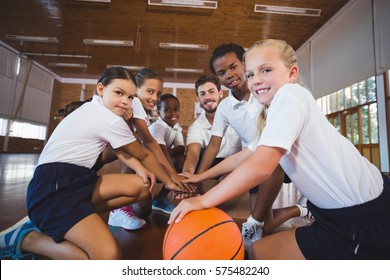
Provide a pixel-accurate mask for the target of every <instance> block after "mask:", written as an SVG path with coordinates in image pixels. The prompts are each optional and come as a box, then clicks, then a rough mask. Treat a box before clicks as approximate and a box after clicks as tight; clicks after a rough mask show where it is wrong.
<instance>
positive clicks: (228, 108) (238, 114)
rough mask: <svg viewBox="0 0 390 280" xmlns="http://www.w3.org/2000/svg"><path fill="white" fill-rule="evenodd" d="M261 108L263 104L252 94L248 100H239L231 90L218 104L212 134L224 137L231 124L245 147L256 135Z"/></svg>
mask: <svg viewBox="0 0 390 280" xmlns="http://www.w3.org/2000/svg"><path fill="white" fill-rule="evenodd" d="M261 110H262V106H261V105H260V103H259V102H258V101H257V99H255V98H254V97H253V96H252V95H250V97H249V99H248V101H246V100H241V101H239V100H237V99H236V98H235V97H234V96H233V94H232V92H231V91H230V92H229V96H228V97H227V98H225V99H223V100H222V101H221V103H220V104H219V105H218V108H217V111H216V113H215V118H214V123H213V128H212V130H211V135H215V136H219V137H223V136H224V135H225V133H226V130H227V128H228V127H229V125H230V126H231V127H232V128H233V129H234V130H235V131H236V132H237V134H238V135H239V136H240V139H241V145H242V147H243V148H244V147H246V146H248V145H249V144H250V143H251V142H252V141H253V140H254V139H255V137H256V131H257V118H258V116H259V113H260V112H261Z"/></svg>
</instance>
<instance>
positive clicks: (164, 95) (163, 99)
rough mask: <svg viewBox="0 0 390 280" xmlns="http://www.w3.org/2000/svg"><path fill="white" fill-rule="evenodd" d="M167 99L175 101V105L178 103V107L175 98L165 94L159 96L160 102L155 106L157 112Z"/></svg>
mask: <svg viewBox="0 0 390 280" xmlns="http://www.w3.org/2000/svg"><path fill="white" fill-rule="evenodd" d="M168 99H176V101H177V103H179V107H180V102H179V99H177V97H176V96H174V95H173V94H170V93H166V94H163V95H161V98H160V102H158V104H157V110H161V104H162V103H163V102H165V101H166V100H168Z"/></svg>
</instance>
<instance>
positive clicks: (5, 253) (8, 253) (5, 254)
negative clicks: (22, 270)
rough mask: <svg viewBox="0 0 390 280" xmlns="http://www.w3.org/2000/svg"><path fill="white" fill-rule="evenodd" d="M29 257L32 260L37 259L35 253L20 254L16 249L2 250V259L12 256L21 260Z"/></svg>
mask: <svg viewBox="0 0 390 280" xmlns="http://www.w3.org/2000/svg"><path fill="white" fill-rule="evenodd" d="M27 257H29V259H30V260H35V255H34V254H33V253H26V254H22V255H18V254H16V253H15V252H14V250H2V252H1V258H0V259H2V260H5V259H8V258H11V259H13V260H21V259H26V258H27Z"/></svg>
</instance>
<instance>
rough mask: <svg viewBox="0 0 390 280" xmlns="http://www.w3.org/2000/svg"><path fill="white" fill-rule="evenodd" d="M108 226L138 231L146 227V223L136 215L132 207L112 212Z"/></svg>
mask: <svg viewBox="0 0 390 280" xmlns="http://www.w3.org/2000/svg"><path fill="white" fill-rule="evenodd" d="M108 224H109V225H110V226H113V227H122V228H124V229H127V230H136V229H140V228H143V227H145V225H146V221H145V220H143V219H140V218H138V217H137V216H136V215H135V212H134V209H133V207H132V206H131V205H128V206H124V207H122V208H119V209H116V210H113V211H111V212H110V217H109V218H108Z"/></svg>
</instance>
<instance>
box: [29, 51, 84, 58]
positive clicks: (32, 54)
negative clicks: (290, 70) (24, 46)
mask: <svg viewBox="0 0 390 280" xmlns="http://www.w3.org/2000/svg"><path fill="white" fill-rule="evenodd" d="M22 55H27V56H50V57H67V58H92V56H91V55H88V54H60V53H30V52H24V53H22Z"/></svg>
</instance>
